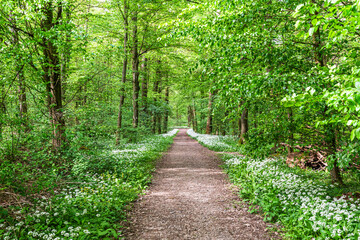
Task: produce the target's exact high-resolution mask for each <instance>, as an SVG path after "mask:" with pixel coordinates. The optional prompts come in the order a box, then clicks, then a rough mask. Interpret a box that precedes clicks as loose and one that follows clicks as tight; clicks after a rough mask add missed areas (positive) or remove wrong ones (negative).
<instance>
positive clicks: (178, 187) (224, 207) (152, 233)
mask: <svg viewBox="0 0 360 240" xmlns="http://www.w3.org/2000/svg"><path fill="white" fill-rule="evenodd" d="M220 164H221V162H220V160H219V159H218V157H217V156H216V155H215V153H214V152H212V151H210V150H208V149H206V148H205V147H203V146H201V145H200V144H199V143H198V142H197V141H195V140H193V139H191V138H190V137H188V136H187V135H186V129H181V130H180V132H179V133H178V135H177V136H176V137H175V139H174V144H173V145H172V147H171V148H170V149H169V151H168V152H167V153H166V154H165V155H164V157H163V158H162V159H161V160H160V162H159V164H158V166H157V171H156V173H155V175H154V179H153V181H152V184H151V186H150V188H149V191H148V193H147V194H146V195H144V196H143V197H142V198H141V199H139V200H138V201H137V202H136V203H135V206H134V209H133V210H132V211H131V213H130V221H129V227H128V229H127V230H126V231H125V235H124V236H125V239H136V240H139V239H226V240H229V239H237V240H239V239H244V240H247V239H271V237H270V235H269V234H268V233H267V232H266V229H265V228H266V224H265V223H264V222H263V221H262V219H261V217H260V216H257V215H253V214H249V213H248V212H247V208H246V207H240V206H239V205H237V204H236V202H238V201H239V199H238V197H237V196H236V194H234V193H233V192H232V191H231V190H230V188H231V184H230V183H229V182H228V180H227V178H226V175H225V174H224V173H223V171H222V169H221V168H220V167H219V165H220Z"/></svg>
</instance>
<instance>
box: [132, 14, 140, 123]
mask: <svg viewBox="0 0 360 240" xmlns="http://www.w3.org/2000/svg"><path fill="white" fill-rule="evenodd" d="M132 21H133V23H134V27H133V44H134V45H133V51H132V54H133V56H132V57H133V64H132V72H133V127H134V128H137V127H138V125H139V92H140V85H139V52H138V36H137V31H138V26H137V24H138V23H137V22H138V19H137V13H135V16H134V17H133V18H132Z"/></svg>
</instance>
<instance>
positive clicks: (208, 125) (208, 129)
mask: <svg viewBox="0 0 360 240" xmlns="http://www.w3.org/2000/svg"><path fill="white" fill-rule="evenodd" d="M212 103H213V95H212V92H211V91H209V104H208V117H207V121H206V134H211V132H212Z"/></svg>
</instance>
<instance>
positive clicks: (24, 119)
mask: <svg viewBox="0 0 360 240" xmlns="http://www.w3.org/2000/svg"><path fill="white" fill-rule="evenodd" d="M10 19H11V22H12V24H13V25H14V26H16V20H15V19H14V18H13V17H12V16H10ZM11 32H12V37H13V38H12V43H13V45H14V48H15V51H16V52H18V53H19V55H17V56H16V63H15V64H16V67H15V71H16V74H17V75H16V78H17V80H18V84H19V85H18V98H19V116H20V118H21V125H22V126H23V127H24V129H25V132H29V131H30V128H29V119H28V116H27V110H28V107H27V101H26V90H25V85H24V81H25V79H24V70H23V68H24V65H23V64H22V60H23V59H22V57H21V49H20V47H19V32H18V30H17V29H16V28H14V27H12V28H11ZM19 56H20V57H19Z"/></svg>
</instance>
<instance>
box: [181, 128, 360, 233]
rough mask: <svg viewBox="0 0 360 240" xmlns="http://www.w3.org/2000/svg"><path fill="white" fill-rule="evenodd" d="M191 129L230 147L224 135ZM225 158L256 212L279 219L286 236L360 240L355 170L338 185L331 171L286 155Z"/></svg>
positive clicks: (200, 136) (203, 140) (203, 138)
mask: <svg viewBox="0 0 360 240" xmlns="http://www.w3.org/2000/svg"><path fill="white" fill-rule="evenodd" d="M188 133H189V135H190V136H194V138H196V139H201V141H199V142H200V143H201V144H202V145H204V146H210V149H211V146H218V147H217V148H216V149H217V150H223V151H224V150H226V149H227V146H226V145H223V144H224V142H222V138H221V137H214V136H209V135H206V134H196V133H195V134H194V132H193V131H190V130H189V131H188ZM208 141H210V142H211V145H207V144H206V143H207V142H208ZM216 141H218V143H216ZM219 146H223V148H222V149H221V147H219ZM223 159H224V163H225V164H224V168H225V170H226V172H227V173H228V175H229V177H230V179H231V181H232V182H233V183H234V184H235V185H237V186H239V189H240V190H239V195H240V197H241V198H243V199H244V200H246V201H249V202H250V203H251V204H252V206H253V208H251V209H250V211H252V212H256V211H258V210H259V211H260V212H262V213H263V214H264V219H265V220H267V221H273V222H279V223H280V224H281V225H282V226H284V230H285V233H284V237H285V238H289V239H314V238H315V239H355V240H357V239H360V194H358V193H359V192H358V191H359V190H360V189H359V183H358V182H356V181H355V180H354V179H352V178H351V173H347V174H346V173H344V179H345V180H347V181H346V184H347V186H346V187H344V186H340V185H338V184H332V183H331V181H330V176H329V172H327V171H314V170H312V169H306V170H304V169H300V168H290V167H288V166H287V165H286V163H285V160H284V158H281V157H278V158H265V159H264V158H251V157H245V156H234V155H231V154H225V155H223ZM256 206H259V207H260V209H259V208H257V207H256Z"/></svg>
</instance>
